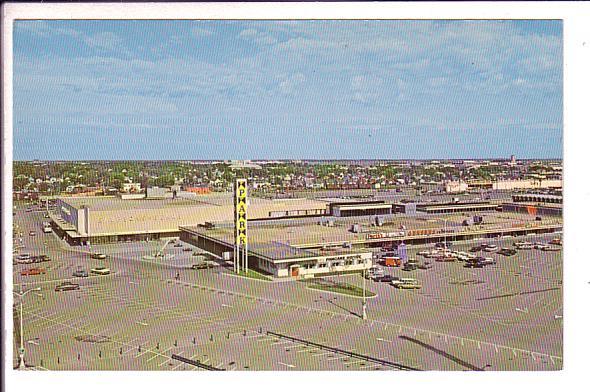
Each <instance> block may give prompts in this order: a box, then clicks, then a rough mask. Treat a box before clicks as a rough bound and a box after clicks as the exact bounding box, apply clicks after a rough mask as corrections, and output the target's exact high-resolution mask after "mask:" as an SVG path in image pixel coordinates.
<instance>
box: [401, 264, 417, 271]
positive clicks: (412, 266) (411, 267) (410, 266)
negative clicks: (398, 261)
mask: <svg viewBox="0 0 590 392" xmlns="http://www.w3.org/2000/svg"><path fill="white" fill-rule="evenodd" d="M416 269H418V264H417V263H405V264H404V268H402V271H414V270H416Z"/></svg>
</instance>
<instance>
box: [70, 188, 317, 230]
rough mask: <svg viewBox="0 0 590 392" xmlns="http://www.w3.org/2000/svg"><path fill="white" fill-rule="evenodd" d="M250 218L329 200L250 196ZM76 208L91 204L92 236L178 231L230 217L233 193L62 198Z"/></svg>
mask: <svg viewBox="0 0 590 392" xmlns="http://www.w3.org/2000/svg"><path fill="white" fill-rule="evenodd" d="M248 200H249V205H248V217H249V218H250V219H260V218H269V216H270V214H271V213H273V212H283V211H295V210H315V209H326V206H327V203H326V202H322V201H317V200H307V199H303V200H301V199H284V200H268V199H260V198H256V197H250V198H249V199H248ZM63 201H64V202H65V203H67V204H69V205H71V206H72V207H74V208H80V206H82V205H88V206H89V207H90V208H89V226H90V227H89V231H90V233H91V234H92V235H116V234H133V233H148V232H149V233H157V232H170V231H178V227H179V226H187V225H197V224H203V223H205V222H215V221H217V222H219V221H228V220H231V219H232V217H233V214H234V207H233V194H232V193H217V194H209V195H202V196H198V197H197V198H196V199H195V200H185V199H175V200H172V199H164V200H146V199H141V200H122V199H119V198H116V197H108V196H106V197H105V196H102V197H80V198H78V197H76V198H63Z"/></svg>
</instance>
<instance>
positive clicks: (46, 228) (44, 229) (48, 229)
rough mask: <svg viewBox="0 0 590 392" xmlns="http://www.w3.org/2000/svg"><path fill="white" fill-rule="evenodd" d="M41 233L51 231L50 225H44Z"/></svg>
mask: <svg viewBox="0 0 590 392" xmlns="http://www.w3.org/2000/svg"><path fill="white" fill-rule="evenodd" d="M43 233H51V227H47V226H45V227H44V228H43Z"/></svg>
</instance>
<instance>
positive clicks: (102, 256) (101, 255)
mask: <svg viewBox="0 0 590 392" xmlns="http://www.w3.org/2000/svg"><path fill="white" fill-rule="evenodd" d="M90 258H91V259H97V260H104V259H106V258H107V255H105V254H104V253H93V254H91V255H90Z"/></svg>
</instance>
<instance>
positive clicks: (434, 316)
mask: <svg viewBox="0 0 590 392" xmlns="http://www.w3.org/2000/svg"><path fill="white" fill-rule="evenodd" d="M43 215H44V213H43V212H25V211H24V209H19V210H17V215H16V216H15V217H14V219H15V223H16V224H18V225H19V226H20V230H21V231H22V232H23V245H24V246H25V247H24V248H23V249H20V250H19V252H20V253H30V254H31V255H38V254H46V255H48V256H50V258H51V259H52V260H51V261H50V262H44V263H40V264H35V265H34V266H40V267H43V268H45V269H46V270H47V273H46V274H44V275H37V276H21V275H20V272H21V271H22V270H23V269H25V268H30V267H31V266H32V265H30V264H29V265H21V264H17V265H15V266H14V274H13V279H14V283H15V290H16V291H18V290H19V289H20V287H21V284H22V285H23V288H24V290H28V289H31V288H36V287H40V288H41V291H40V292H33V293H31V294H28V295H26V296H25V298H24V312H23V319H24V340H25V345H26V354H25V360H26V362H27V364H29V365H31V366H35V368H38V369H42V370H43V369H48V370H198V371H202V370H203V369H201V368H198V367H196V366H193V365H189V364H185V363H183V362H180V361H177V360H175V359H173V358H172V355H173V354H176V355H180V356H182V357H185V358H189V359H193V360H198V361H201V362H202V363H206V364H208V365H211V366H214V367H218V368H222V369H226V370H391V369H390V368H388V367H387V366H382V365H378V364H377V363H374V362H370V361H363V360H359V359H355V358H351V357H347V356H345V355H338V354H336V353H334V352H330V351H326V350H322V349H319V348H316V347H313V346H309V347H308V346H305V344H303V343H294V342H292V341H288V340H285V339H280V338H277V337H274V336H272V335H268V334H267V331H271V332H276V333H280V334H284V335H288V336H294V337H297V338H301V339H305V340H307V341H310V342H314V343H321V344H324V345H326V346H329V347H335V348H340V349H342V350H347V351H352V352H355V353H358V354H364V355H367V356H370V357H373V358H378V359H382V360H387V361H392V362H396V363H400V364H405V365H408V366H412V367H416V368H419V369H423V370H557V369H560V368H561V366H562V364H561V356H562V318H561V315H562V313H561V312H562V252H561V251H558V252H543V251H541V250H535V249H531V250H519V251H518V253H517V254H516V255H514V256H501V255H497V254H489V256H492V257H494V258H495V259H496V261H497V264H496V265H489V266H486V267H485V268H482V269H468V268H464V267H463V263H460V262H455V263H439V262H433V264H434V267H433V268H432V269H430V270H415V271H401V269H400V268H393V267H392V268H389V267H387V268H386V269H387V270H388V271H387V272H388V273H390V274H392V275H395V276H399V277H415V278H417V279H418V280H419V281H420V282H421V283H422V288H421V289H420V290H407V291H406V290H400V289H396V288H394V287H392V286H391V285H389V284H386V283H378V282H372V281H366V284H367V288H368V289H369V290H370V291H372V292H374V293H376V294H377V297H375V298H371V299H369V301H368V320H362V319H361V318H360V317H359V314H360V310H361V300H360V299H358V298H352V297H347V296H343V295H338V294H332V293H325V292H319V291H316V290H310V289H307V287H306V283H305V282H302V281H283V282H280V281H275V282H265V281H259V280H253V279H246V278H241V277H236V276H231V275H230V274H228V269H226V267H224V266H223V265H221V266H218V267H215V268H211V269H204V270H192V269H190V266H191V265H192V264H193V263H194V261H193V260H194V256H193V251H194V250H196V249H194V248H193V247H191V246H190V245H188V244H182V247H175V246H174V244H172V243H168V244H166V243H165V241H153V242H136V243H123V244H112V245H92V246H91V247H90V249H88V247H70V246H68V245H67V244H65V243H64V241H63V240H61V239H59V238H58V237H57V236H56V235H55V234H54V233H48V234H45V233H42V231H41V227H42V222H43V221H44V218H43ZM30 230H36V231H37V235H36V236H28V232H29V231H30ZM553 237H555V235H545V236H526V237H525V240H527V241H549V240H550V239H551V238H553ZM522 239H523V238H522V237H520V238H516V237H510V238H501V239H494V240H493V241H494V243H495V244H498V246H499V247H503V246H511V245H512V243H513V242H515V241H518V240H522ZM487 241H488V242H489V241H490V240H487ZM480 242H483V240H481V241H471V242H465V243H456V244H454V248H457V249H460V250H469V248H471V247H472V246H473V245H474V244H478V243H480ZM189 247H190V248H191V249H192V251H190V252H188V251H184V250H183V249H184V248H189ZM421 249H430V248H425V247H422V248H420V247H410V248H409V249H408V254H409V256H410V257H414V256H415V253H416V252H417V251H419V250H421ZM159 251H161V252H162V253H163V257H154V255H155V254H156V253H157V252H159ZM93 252H100V253H104V254H106V255H107V258H106V259H105V260H95V259H91V258H90V254H91V253H93ZM484 253H485V252H484ZM486 256H488V254H486ZM416 258H418V259H421V258H422V256H416ZM96 266H105V267H107V268H109V269H110V270H111V274H109V275H105V276H98V275H90V276H89V277H84V278H74V277H72V274H73V272H74V271H75V270H76V269H77V268H79V267H83V268H85V269H90V268H93V267H96ZM326 279H331V280H334V281H342V282H347V283H351V284H354V285H357V286H360V285H362V277H361V276H360V275H347V276H339V277H329V278H326ZM64 281H71V282H76V283H78V284H80V290H73V291H65V292H56V291H55V286H56V285H58V284H60V283H62V282H64ZM18 301H19V298H18V297H16V296H15V302H17V303H18ZM15 318H16V320H17V321H16V322H15V344H14V357H15V361H16V359H17V352H18V308H17V309H16V311H15Z"/></svg>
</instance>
